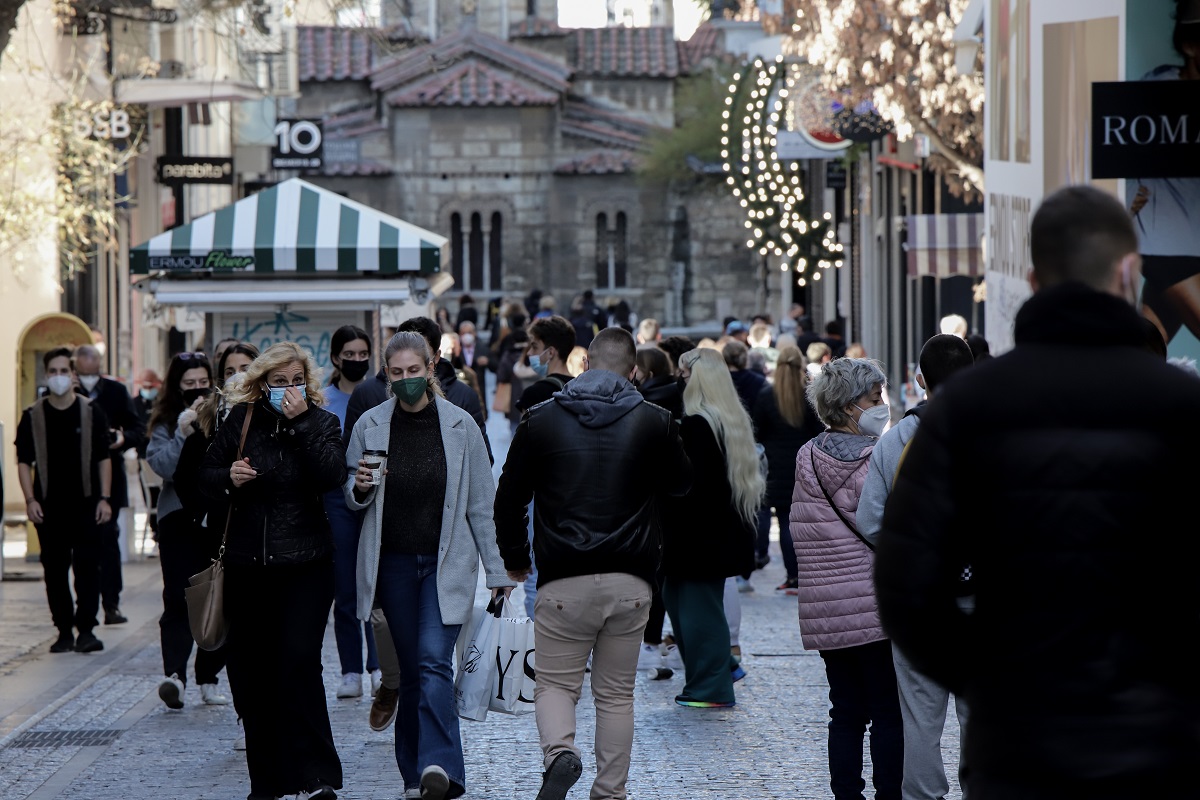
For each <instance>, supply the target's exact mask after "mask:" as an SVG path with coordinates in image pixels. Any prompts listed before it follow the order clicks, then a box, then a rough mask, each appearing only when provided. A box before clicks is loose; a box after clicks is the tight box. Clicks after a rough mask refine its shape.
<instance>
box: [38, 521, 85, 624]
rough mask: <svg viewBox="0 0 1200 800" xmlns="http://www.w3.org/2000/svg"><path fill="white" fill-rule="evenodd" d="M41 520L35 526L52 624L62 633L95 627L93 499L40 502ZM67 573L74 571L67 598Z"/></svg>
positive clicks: (68, 584)
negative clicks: (72, 586) (73, 586)
mask: <svg viewBox="0 0 1200 800" xmlns="http://www.w3.org/2000/svg"><path fill="white" fill-rule="evenodd" d="M41 505H42V514H43V515H44V521H43V522H42V524H41V525H37V526H35V527H36V528H37V536H38V543H39V545H40V546H41V550H42V555H41V562H42V570H43V572H44V573H45V581H46V599H47V600H48V601H49V603H50V616H51V618H52V619H53V620H54V627H56V628H58V630H59V631H60V632H62V633H70V632H71V630H72V628H78V629H79V632H80V633H84V632H87V631H90V630H91V629H92V628H94V627H96V614H97V612H98V611H99V610H100V567H99V562H98V558H99V553H100V534H99V532H98V531H97V526H96V522H95V519H96V518H95V513H96V501H95V500H75V501H74V502H71V501H65V502H64V501H55V500H53V499H51V500H48V501H45V502H43V503H42V504H41ZM68 573H74V577H75V596H74V598H72V597H71V584H70V579H69V577H68Z"/></svg>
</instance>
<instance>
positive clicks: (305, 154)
mask: <svg viewBox="0 0 1200 800" xmlns="http://www.w3.org/2000/svg"><path fill="white" fill-rule="evenodd" d="M324 151H325V137H324V135H323V133H322V130H321V123H320V122H318V121H317V120H311V119H281V120H279V123H278V124H277V125H276V126H275V145H274V147H272V148H271V168H272V169H320V168H321V167H322V165H323V164H324V161H325V158H324V155H325V152H324Z"/></svg>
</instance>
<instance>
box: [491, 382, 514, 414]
mask: <svg viewBox="0 0 1200 800" xmlns="http://www.w3.org/2000/svg"><path fill="white" fill-rule="evenodd" d="M511 408H512V384H511V383H497V384H496V392H495V394H494V395H492V411H499V412H500V413H501V414H507V413H508V412H509V410H510V409H511Z"/></svg>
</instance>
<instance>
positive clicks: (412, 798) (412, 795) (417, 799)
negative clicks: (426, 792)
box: [404, 789, 421, 800]
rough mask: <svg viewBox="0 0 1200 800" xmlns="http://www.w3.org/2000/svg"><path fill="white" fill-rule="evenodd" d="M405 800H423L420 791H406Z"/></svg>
mask: <svg viewBox="0 0 1200 800" xmlns="http://www.w3.org/2000/svg"><path fill="white" fill-rule="evenodd" d="M404 800H421V790H420V789H405V790H404Z"/></svg>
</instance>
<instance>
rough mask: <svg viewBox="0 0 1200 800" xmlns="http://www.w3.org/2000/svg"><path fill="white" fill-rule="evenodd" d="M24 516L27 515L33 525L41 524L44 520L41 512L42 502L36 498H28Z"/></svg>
mask: <svg viewBox="0 0 1200 800" xmlns="http://www.w3.org/2000/svg"><path fill="white" fill-rule="evenodd" d="M25 516H27V517H29V521H30V522H32V523H33V524H34V525H41V524H42V523H43V522H44V521H45V520H46V517H45V515H43V514H42V504H41V503H39V502H38V501H37V500H30V501H29V502H28V503H26V504H25Z"/></svg>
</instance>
